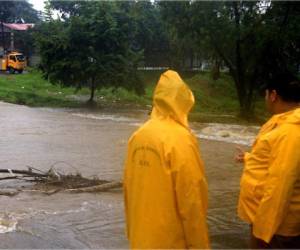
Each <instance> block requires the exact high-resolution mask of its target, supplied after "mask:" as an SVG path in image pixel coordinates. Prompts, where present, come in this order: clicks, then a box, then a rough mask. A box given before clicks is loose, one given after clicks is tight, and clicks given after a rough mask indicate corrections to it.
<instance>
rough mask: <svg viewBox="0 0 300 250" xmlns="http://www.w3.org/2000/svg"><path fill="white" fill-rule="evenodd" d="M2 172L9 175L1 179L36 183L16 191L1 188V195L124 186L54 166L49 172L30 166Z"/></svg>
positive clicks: (1, 171) (86, 190)
mask: <svg viewBox="0 0 300 250" xmlns="http://www.w3.org/2000/svg"><path fill="white" fill-rule="evenodd" d="M0 173H4V174H9V176H5V177H2V178H0V181H1V180H9V179H16V180H23V181H24V180H25V181H30V182H33V183H34V185H33V186H31V187H30V188H28V187H24V188H23V190H20V189H18V190H14V192H11V190H10V192H7V191H4V189H1V188H0V195H9V196H13V195H15V194H17V193H18V192H21V191H25V192H26V191H27V192H41V193H44V194H47V195H51V194H54V193H57V192H60V191H65V192H68V193H82V192H104V191H109V190H111V189H115V188H120V187H122V183H121V182H116V181H108V180H100V179H98V178H93V179H88V178H85V177H83V176H81V174H79V173H78V174H75V175H74V174H61V173H59V172H58V171H56V170H55V169H54V168H53V167H52V168H50V170H49V171H47V172H43V171H41V170H39V169H36V168H31V167H28V170H16V169H0ZM1 191H2V192H1Z"/></svg>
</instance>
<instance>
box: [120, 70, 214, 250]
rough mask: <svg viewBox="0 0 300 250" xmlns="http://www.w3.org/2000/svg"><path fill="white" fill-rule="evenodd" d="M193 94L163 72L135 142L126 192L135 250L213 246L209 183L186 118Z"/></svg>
mask: <svg viewBox="0 0 300 250" xmlns="http://www.w3.org/2000/svg"><path fill="white" fill-rule="evenodd" d="M193 105H194V97H193V94H192V92H191V90H190V89H189V88H188V87H187V85H186V84H185V83H184V82H183V80H182V79H181V78H180V76H179V75H178V74H177V73H176V72H174V71H170V70H169V71H167V72H165V73H164V74H162V76H161V78H160V80H159V82H158V84H157V87H156V89H155V93H154V99H153V110H152V114H151V119H150V120H148V121H147V122H146V123H145V124H144V125H143V126H141V127H140V128H139V129H138V130H137V131H136V132H135V133H134V134H133V135H132V137H131V138H130V140H129V143H128V154H127V160H126V163H125V174H124V194H125V208H126V222H127V236H128V239H129V242H130V246H131V248H161V249H170V248H173V249H175V248H180V249H187V248H208V247H209V239H208V231H207V224H206V210H207V184H206V180H205V176H204V169H203V162H202V160H201V157H200V154H199V148H198V143H197V139H196V138H195V137H194V136H193V135H192V133H191V131H190V129H189V127H188V120H187V115H188V113H189V111H190V109H191V108H192V106H193Z"/></svg>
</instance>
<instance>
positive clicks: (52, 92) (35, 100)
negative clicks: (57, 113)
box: [0, 71, 79, 107]
mask: <svg viewBox="0 0 300 250" xmlns="http://www.w3.org/2000/svg"><path fill="white" fill-rule="evenodd" d="M73 93H74V88H62V87H60V86H58V85H52V84H50V83H49V82H48V81H46V80H44V79H43V78H42V77H41V74H40V73H39V72H37V71H32V72H29V73H26V74H15V75H9V74H5V73H1V75H0V100H2V101H6V102H10V103H16V104H23V105H28V106H34V107H44V106H48V107H76V106H78V105H79V103H78V102H77V101H74V100H71V99H70V98H67V96H68V95H72V94H73Z"/></svg>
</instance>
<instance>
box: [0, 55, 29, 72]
mask: <svg viewBox="0 0 300 250" xmlns="http://www.w3.org/2000/svg"><path fill="white" fill-rule="evenodd" d="M0 67H1V68H0V70H3V71H8V72H9V73H11V74H14V73H15V72H18V73H20V74H21V73H22V72H23V70H24V69H25V67H26V60H25V57H24V55H23V54H22V53H19V52H10V53H8V54H6V55H4V56H3V57H2V59H1V65H0Z"/></svg>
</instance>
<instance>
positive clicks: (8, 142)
mask: <svg viewBox="0 0 300 250" xmlns="http://www.w3.org/2000/svg"><path fill="white" fill-rule="evenodd" d="M146 119H147V111H145V110H135V111H132V110H130V109H127V110H126V109H125V108H124V109H122V110H108V109H103V110H101V111H94V112H92V111H88V110H69V109H66V110H64V109H39V108H29V107H26V106H18V105H13V104H7V103H2V102H0V168H10V169H24V168H25V167H26V166H31V167H35V168H38V169H41V170H48V169H49V168H50V167H52V166H54V168H56V169H58V170H59V171H61V172H63V173H76V172H80V173H82V174H83V176H85V177H93V176H97V177H99V178H101V179H105V180H116V181H119V180H121V178H122V171H123V161H124V155H125V151H126V144H127V140H128V138H129V136H130V135H131V133H132V132H133V131H134V130H135V129H136V128H137V126H139V125H140V124H142V123H143V122H144V121H145V120H146ZM192 127H193V130H194V132H195V133H196V134H197V135H198V136H199V137H200V139H199V140H200V147H201V152H202V156H203V159H204V162H205V166H206V175H207V179H208V183H209V214H208V223H209V230H210V237H211V243H212V247H213V248H246V247H247V236H248V225H246V224H245V223H242V222H241V221H240V220H239V219H238V218H237V216H236V204H237V198H238V191H239V179H240V175H241V171H242V166H238V165H235V164H234V162H233V154H234V152H235V146H236V144H234V143H231V141H232V142H233V141H235V142H236V141H237V140H238V142H239V143H241V144H245V145H248V144H249V143H250V141H251V140H252V139H253V138H254V135H255V133H256V132H257V128H255V127H253V128H248V127H237V126H231V127H230V126H228V125H227V126H220V129H219V131H216V129H218V126H217V125H216V124H196V123H195V124H192ZM224 128H225V129H226V131H220V130H221V129H223V130H224ZM210 131H211V134H209V133H210ZM219 132H220V133H219ZM204 138H206V139H204ZM244 147H246V146H244ZM20 183H21V182H16V181H15V180H7V181H1V183H0V188H15V187H16V186H17V185H24V183H22V184H20ZM27 185H28V184H27ZM123 210H124V207H123V197H122V191H121V190H114V191H111V192H105V193H96V194H91V193H81V194H67V193H56V194H53V195H51V196H48V195H43V194H40V193H29V192H21V193H19V194H18V195H16V196H13V197H8V196H0V248H10V249H12V248H14V249H15V248H19V249H25V248H27V249H28V248H30V249H33V248H39V249H40V248H48V249H54V248H55V249H57V248H69V249H83V248H104V249H108V248H114V249H116V248H128V242H127V240H126V238H125V229H124V228H125V224H124V223H125V221H124V213H123Z"/></svg>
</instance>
